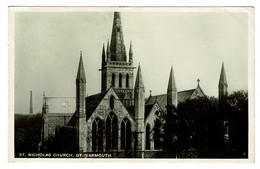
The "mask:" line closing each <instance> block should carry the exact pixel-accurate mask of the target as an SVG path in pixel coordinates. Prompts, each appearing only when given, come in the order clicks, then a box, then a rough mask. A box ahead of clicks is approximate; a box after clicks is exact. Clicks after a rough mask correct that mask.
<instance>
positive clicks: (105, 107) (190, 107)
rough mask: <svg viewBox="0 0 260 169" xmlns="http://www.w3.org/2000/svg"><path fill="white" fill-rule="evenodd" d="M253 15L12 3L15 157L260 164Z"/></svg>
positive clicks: (247, 11) (243, 10)
mask: <svg viewBox="0 0 260 169" xmlns="http://www.w3.org/2000/svg"><path fill="white" fill-rule="evenodd" d="M253 15H254V9H253V8H252V7H186V8H185V7H153V8H152V7H139V8H138V7H131V8H119V7H118V8H116V7H114V8H112V7H110V8H109V7H103V8H101V7H38V8H36V7H27V8H22V7H10V8H9V31H11V33H10V34H11V35H10V36H9V41H10V46H9V47H10V51H9V67H10V68H11V70H13V71H11V72H12V73H9V76H12V78H11V80H12V79H13V89H12V92H11V94H13V99H11V101H12V102H13V104H12V105H13V108H11V109H9V123H10V124H11V126H12V127H13V128H12V129H11V131H12V133H13V134H12V135H11V136H9V141H10V142H9V149H10V150H11V152H10V151H9V153H11V155H10V154H9V156H11V159H13V161H15V160H19V159H20V160H21V159H33V158H37V159H44V160H45V159H46V160H47V159H53V158H55V159H61V160H62V159H63V160H64V159H74V158H77V159H82V160H91V159H95V160H98V159H101V158H102V159H104V158H105V159H143V160H146V159H154V160H160V159H170V160H172V161H174V160H183V159H198V160H199V159H210V160H221V159H224V160H234V159H238V160H245V161H249V162H252V160H254V109H253V108H252V107H253V104H254V78H253V77H254V76H253V73H254V64H253V60H254V55H253V49H254V44H253V42H254V41H253V36H254V35H253V26H254V22H253ZM9 72H10V69H9ZM9 90H10V89H9ZM10 137H11V138H10ZM10 147H11V148H10Z"/></svg>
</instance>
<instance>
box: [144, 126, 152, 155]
mask: <svg viewBox="0 0 260 169" xmlns="http://www.w3.org/2000/svg"><path fill="white" fill-rule="evenodd" d="M150 131H151V127H150V124H149V123H148V124H147V125H146V130H145V149H146V150H150V149H151V143H150Z"/></svg>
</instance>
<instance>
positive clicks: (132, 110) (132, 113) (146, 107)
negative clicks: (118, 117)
mask: <svg viewBox="0 0 260 169" xmlns="http://www.w3.org/2000/svg"><path fill="white" fill-rule="evenodd" d="M152 108H153V104H149V105H145V110H144V112H145V113H144V119H146V118H147V116H148V115H149V113H150V112H151V109H152ZM126 109H127V111H128V112H129V114H130V116H131V117H132V119H134V111H135V108H134V106H129V107H126Z"/></svg>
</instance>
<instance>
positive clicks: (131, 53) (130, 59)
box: [129, 41, 133, 63]
mask: <svg viewBox="0 0 260 169" xmlns="http://www.w3.org/2000/svg"><path fill="white" fill-rule="evenodd" d="M129 62H130V63H133V49H132V41H131V42H130V48H129Z"/></svg>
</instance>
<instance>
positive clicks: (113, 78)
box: [111, 73, 116, 87]
mask: <svg viewBox="0 0 260 169" xmlns="http://www.w3.org/2000/svg"><path fill="white" fill-rule="evenodd" d="M115 79H116V75H115V74H114V73H113V74H112V82H111V85H112V87H115Z"/></svg>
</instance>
